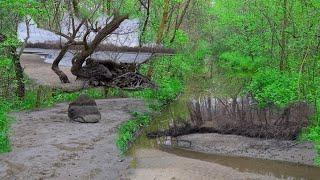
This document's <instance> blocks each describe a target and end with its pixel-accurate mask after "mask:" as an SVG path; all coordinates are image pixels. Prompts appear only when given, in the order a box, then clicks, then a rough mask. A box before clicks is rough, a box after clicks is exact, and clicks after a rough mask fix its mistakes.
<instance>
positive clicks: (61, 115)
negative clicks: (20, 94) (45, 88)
mask: <svg viewBox="0 0 320 180" xmlns="http://www.w3.org/2000/svg"><path fill="white" fill-rule="evenodd" d="M97 104H98V108H99V110H100V112H101V114H102V120H101V121H100V122H99V123H96V124H81V123H72V122H69V120H68V117H67V108H68V104H67V103H62V104H58V105H56V106H55V107H53V108H50V109H41V110H37V111H30V112H29V111H28V112H19V113H15V114H13V116H14V117H15V118H16V122H15V123H14V124H13V127H12V133H11V143H12V151H11V152H10V153H5V154H0V179H4V180H5V179H9V180H11V179H57V180H62V179H63V180H65V179H103V180H109V179H110V180H114V179H119V178H120V177H121V176H124V172H125V171H126V169H127V168H128V165H129V160H130V158H129V157H127V158H122V157H121V156H120V155H119V151H118V149H117V147H116V146H115V141H114V140H115V135H116V127H117V126H118V125H119V124H120V123H122V122H124V121H126V120H129V119H130V118H131V115H130V111H145V108H144V107H145V106H144V103H143V102H142V101H140V100H134V99H107V100H97Z"/></svg>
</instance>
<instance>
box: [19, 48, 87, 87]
mask: <svg viewBox="0 0 320 180" xmlns="http://www.w3.org/2000/svg"><path fill="white" fill-rule="evenodd" d="M21 66H22V67H23V69H24V73H25V74H26V75H27V76H28V78H29V79H31V80H33V81H34V82H35V83H36V84H39V85H43V86H49V87H52V88H59V89H62V90H64V91H76V90H79V89H82V87H83V82H81V81H76V77H75V76H74V75H73V74H72V73H71V71H70V67H65V66H60V69H61V70H62V71H63V72H64V73H65V74H66V75H67V76H68V78H69V80H70V83H68V84H62V83H61V82H60V80H59V77H58V76H57V75H56V74H55V73H54V72H53V71H52V69H51V64H47V63H45V62H44V60H43V59H41V58H40V56H38V55H30V54H23V55H22V56H21Z"/></svg>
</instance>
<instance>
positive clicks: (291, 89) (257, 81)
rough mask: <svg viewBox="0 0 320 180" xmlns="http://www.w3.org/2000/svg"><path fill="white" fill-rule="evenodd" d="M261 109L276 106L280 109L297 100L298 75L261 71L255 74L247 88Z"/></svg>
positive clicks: (268, 70)
mask: <svg viewBox="0 0 320 180" xmlns="http://www.w3.org/2000/svg"><path fill="white" fill-rule="evenodd" d="M247 90H248V92H250V93H252V94H253V96H254V98H255V99H256V100H257V101H258V102H259V104H260V106H261V107H266V106H267V105H272V104H274V105H276V106H278V107H280V108H284V107H286V106H288V105H289V104H290V103H294V102H296V101H297V100H298V93H297V92H298V75H297V74H294V73H281V72H279V71H277V70H275V69H263V70H259V72H258V73H256V74H255V75H254V77H253V79H252V81H251V83H250V85H249V86H248V88H247Z"/></svg>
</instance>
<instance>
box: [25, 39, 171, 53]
mask: <svg viewBox="0 0 320 180" xmlns="http://www.w3.org/2000/svg"><path fill="white" fill-rule="evenodd" d="M26 48H41V49H59V50H60V49H61V43H51V42H48V43H28V44H27V45H26ZM82 48H83V45H70V46H69V48H68V49H69V50H78V51H80V50H82ZM95 51H113V52H119V53H120V52H133V53H152V54H167V55H171V54H175V53H176V51H175V50H174V49H170V48H163V47H126V46H122V47H119V46H115V45H112V44H100V45H99V46H98V47H97V48H96V49H95Z"/></svg>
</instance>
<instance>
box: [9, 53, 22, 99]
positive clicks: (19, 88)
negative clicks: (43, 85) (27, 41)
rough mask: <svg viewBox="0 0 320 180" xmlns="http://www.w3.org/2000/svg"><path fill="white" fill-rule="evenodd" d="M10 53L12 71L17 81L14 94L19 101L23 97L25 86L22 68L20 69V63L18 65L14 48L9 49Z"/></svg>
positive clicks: (17, 57) (18, 59)
mask: <svg viewBox="0 0 320 180" xmlns="http://www.w3.org/2000/svg"><path fill="white" fill-rule="evenodd" d="M10 51H11V54H12V62H13V65H14V71H15V75H16V80H17V89H16V94H17V96H18V97H19V98H20V99H22V98H24V96H25V85H24V82H23V68H22V67H21V63H20V56H19V55H18V54H17V53H16V48H15V47H10Z"/></svg>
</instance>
